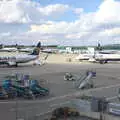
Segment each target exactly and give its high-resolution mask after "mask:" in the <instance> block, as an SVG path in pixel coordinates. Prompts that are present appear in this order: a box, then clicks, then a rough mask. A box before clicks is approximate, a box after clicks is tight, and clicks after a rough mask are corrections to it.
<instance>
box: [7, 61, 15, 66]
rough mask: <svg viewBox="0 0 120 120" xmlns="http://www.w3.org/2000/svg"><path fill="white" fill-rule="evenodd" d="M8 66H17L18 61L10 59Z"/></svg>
mask: <svg viewBox="0 0 120 120" xmlns="http://www.w3.org/2000/svg"><path fill="white" fill-rule="evenodd" d="M8 66H17V63H16V62H14V61H9V62H8Z"/></svg>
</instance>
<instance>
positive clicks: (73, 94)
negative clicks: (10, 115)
mask: <svg viewBox="0 0 120 120" xmlns="http://www.w3.org/2000/svg"><path fill="white" fill-rule="evenodd" d="M119 86H120V84H116V85H110V86H104V87H99V88H93V89H89V90H84V91H79V92H74V93H69V94H65V95H62V96H56V97H52V98H49V99H45V100H34V101H19V100H18V101H17V102H18V103H19V102H20V103H28V104H32V103H45V102H51V101H54V100H59V99H63V98H67V97H75V96H78V95H81V94H84V93H86V92H93V91H100V90H103V89H108V88H114V87H119ZM15 103H16V101H1V102H0V104H15Z"/></svg>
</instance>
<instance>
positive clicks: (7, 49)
mask: <svg viewBox="0 0 120 120" xmlns="http://www.w3.org/2000/svg"><path fill="white" fill-rule="evenodd" d="M17 50H18V49H17V48H15V47H11V48H7V47H6V48H2V49H0V52H16V51H17Z"/></svg>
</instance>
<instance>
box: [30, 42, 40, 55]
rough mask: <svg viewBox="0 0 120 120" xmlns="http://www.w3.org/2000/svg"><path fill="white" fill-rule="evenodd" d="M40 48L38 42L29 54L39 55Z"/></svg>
mask: <svg viewBox="0 0 120 120" xmlns="http://www.w3.org/2000/svg"><path fill="white" fill-rule="evenodd" d="M40 49H41V42H38V44H37V45H36V47H35V48H34V50H33V52H32V53H31V54H30V55H39V53H40Z"/></svg>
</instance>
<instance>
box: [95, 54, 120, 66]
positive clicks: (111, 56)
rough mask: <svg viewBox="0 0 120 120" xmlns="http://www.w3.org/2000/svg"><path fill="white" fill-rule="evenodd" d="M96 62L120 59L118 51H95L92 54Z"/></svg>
mask: <svg viewBox="0 0 120 120" xmlns="http://www.w3.org/2000/svg"><path fill="white" fill-rule="evenodd" d="M94 59H95V60H96V62H99V63H100V64H104V63H108V62H109V61H120V54H119V53H97V54H95V56H94Z"/></svg>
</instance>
